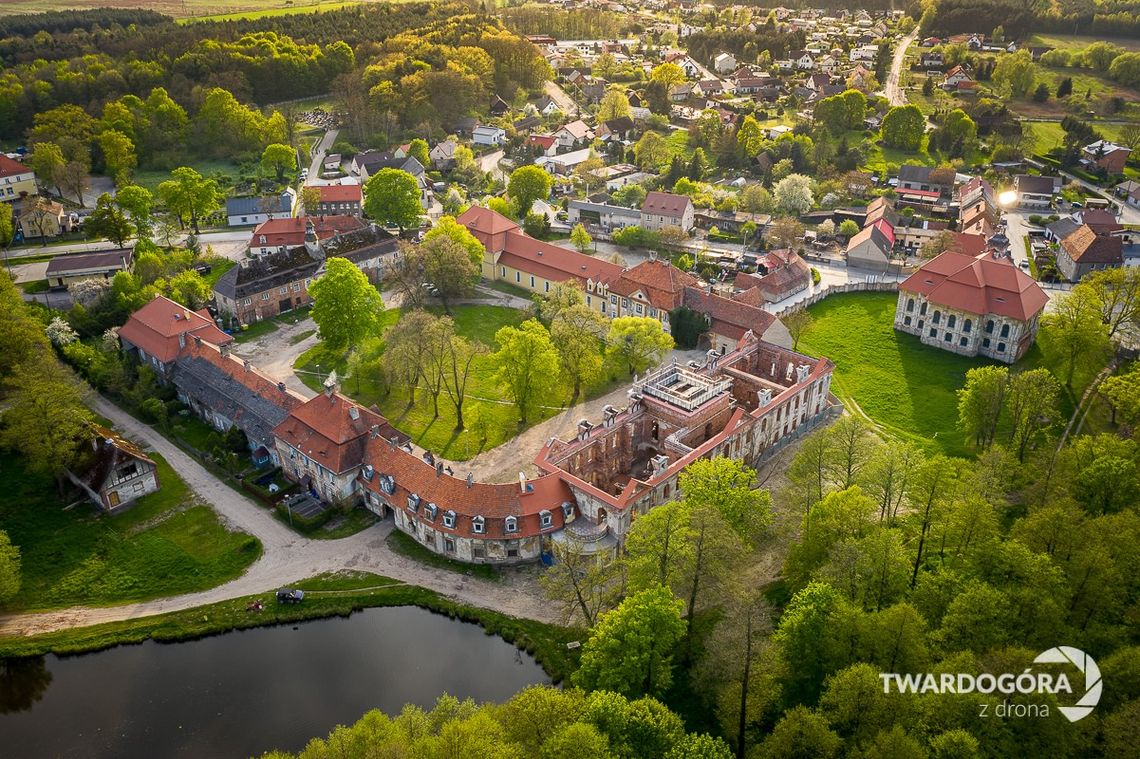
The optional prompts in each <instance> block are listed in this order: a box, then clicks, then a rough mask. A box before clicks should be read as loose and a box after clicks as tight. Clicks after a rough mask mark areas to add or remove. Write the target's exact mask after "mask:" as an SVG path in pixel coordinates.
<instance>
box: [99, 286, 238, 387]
mask: <svg viewBox="0 0 1140 759" xmlns="http://www.w3.org/2000/svg"><path fill="white" fill-rule="evenodd" d="M195 337H197V338H201V339H202V340H204V341H205V342H207V343H210V344H211V345H229V344H230V343H232V342H233V341H234V339H233V337H232V336H230V335H227V334H226V333H225V332H222V331H221V330H220V329H218V328H217V326H215V325H214V320H213V319H212V318H210V312H209V311H206V310H205V309H202V310H201V311H191V310H190V309H188V308H186V307H185V306H183V305H182V304H180V303H175V302H174V301H172V300H170V299H169V298H164V297H163V296H161V295H159V296H157V297H155V298H154V300H152V301H151V302H150V303H147V304H146V305H145V306H143V307H142V308H140V309H139V310H138V311H135V312H134V313H133V314H131V317H130V318H129V319H127V323H126V324H124V325H123V326H122V327H120V328H119V340H120V341H121V342H122V345H123V349H124V350H125V351H127V352H128V353H133V354H134V355H135V356H136V357H137V358H138V360H139V361H140V362H141V363H144V364H150V365H151V366H153V367H154V368H155V369H156V370H157V371H158V373H159V375H160V376H163V377H169V375H170V370H171V368H172V367H173V365H174V360H175V359H176V358H178V354H179V352H180V351H181V350H182V349H183V348H185V347H186V344H187V342H188V341H189V340H190V339H192V338H195Z"/></svg>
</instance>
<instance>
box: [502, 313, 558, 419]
mask: <svg viewBox="0 0 1140 759" xmlns="http://www.w3.org/2000/svg"><path fill="white" fill-rule="evenodd" d="M495 342H497V343H498V344H499V350H498V351H497V352H496V353H495V354H494V357H493V361H494V365H495V366H496V367H498V371H497V373H496V375H495V377H496V379H497V381H498V382H499V383H501V384H502V385H503V386H504V388H505V389H506V391H507V394H508V395H510V397H511V400H512V401H514V404H515V408H516V409H517V410H518V413H519V422H520V423H521V424H526V421H527V414H528V413H530V411H531V409H532V408H533V407H534V405H535V404H536V403H537V402H538V401H539V399H541V398H544V397H546V395H547V394H548V393H549V392H550V388H551V387H552V386H553V385H554V382H555V380H556V378H557V377H558V351H557V350H555V348H554V345H553V343H551V341H550V333H549V332H547V330H546V327H544V326H542V324H540V323H539V322H538V321H537V320H536V319H527V320H526V321H525V322H523V323H522V324H520V325H519V326H518V327H510V326H507V327H501V328H500V329H499V331H498V332H496V333H495Z"/></svg>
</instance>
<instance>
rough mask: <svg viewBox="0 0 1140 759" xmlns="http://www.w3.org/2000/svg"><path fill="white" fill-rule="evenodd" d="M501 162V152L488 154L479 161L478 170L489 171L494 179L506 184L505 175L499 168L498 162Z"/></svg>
mask: <svg viewBox="0 0 1140 759" xmlns="http://www.w3.org/2000/svg"><path fill="white" fill-rule="evenodd" d="M501 160H503V151H501V150H496V151H495V152H494V153H488V154H487V155H485V156H483V157H482V158H480V159H479V169H480V170H481V171H489V172H491V175H492V176H494V178H495V179H498V180H500V181H502V182H506V181H507V175H506V174H505V173H504V172H503V170H502V169H501V168H499V161H501Z"/></svg>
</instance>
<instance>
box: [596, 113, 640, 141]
mask: <svg viewBox="0 0 1140 759" xmlns="http://www.w3.org/2000/svg"><path fill="white" fill-rule="evenodd" d="M635 133H636V128H635V127H634V124H633V119H631V118H630V117H629V116H620V117H618V118H616V119H610V120H609V121H603V122H602V123H601V124H600V125H598V129H597V137H598V139H600V140H602V141H603V142H609V141H611V140H618V141H621V142H626V141H628V140H630V139H631V138H633V137H634V136H635Z"/></svg>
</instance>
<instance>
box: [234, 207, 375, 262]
mask: <svg viewBox="0 0 1140 759" xmlns="http://www.w3.org/2000/svg"><path fill="white" fill-rule="evenodd" d="M364 226H365V224H364V222H363V221H361V220H360V219H359V218H357V217H356V216H349V215H346V214H336V215H329V216H291V217H289V218H287V219H270V220H268V221H263V222H262V223H261V224H258V225H257V227H255V228H254V230H253V234H252V235H251V236H250V238H249V246H248V249H249V253H250V255H254V256H257V255H266V254H268V253H273V252H278V253H280V252H284V251H285V250H286V249H288V248H295V247H298V246H301V245H304V244H305V243H306V241H308V240H309V238H310V237H312V238H313V240H314V241H317V240H327V239H328V238H330V237H332V236H333V235H337V234H340V233H342V232H351V231H353V230H357V229H362V228H363V227H364Z"/></svg>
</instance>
